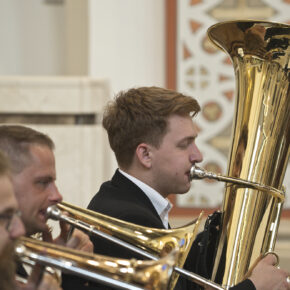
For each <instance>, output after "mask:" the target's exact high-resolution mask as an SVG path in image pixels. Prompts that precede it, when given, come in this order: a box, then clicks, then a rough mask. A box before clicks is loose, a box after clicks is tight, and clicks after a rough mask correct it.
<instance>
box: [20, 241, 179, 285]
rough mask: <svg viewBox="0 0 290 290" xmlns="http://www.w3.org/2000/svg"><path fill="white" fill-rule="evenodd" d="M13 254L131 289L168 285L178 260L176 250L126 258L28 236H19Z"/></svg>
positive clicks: (25, 259)
mask: <svg viewBox="0 0 290 290" xmlns="http://www.w3.org/2000/svg"><path fill="white" fill-rule="evenodd" d="M15 254H16V257H18V258H19V259H20V260H21V261H22V262H24V263H26V261H28V262H29V263H30V262H33V263H38V264H40V265H44V266H50V267H53V268H56V269H59V270H61V271H62V272H64V273H67V274H73V275H77V276H80V277H83V278H85V279H88V280H90V281H93V282H98V283H101V284H103V285H107V286H112V287H114V288H118V289H130V290H141V289H152V290H153V289H155V290H165V289H167V285H168V283H169V281H170V279H171V274H172V270H173V266H174V265H175V263H176V260H177V251H176V250H174V251H172V252H171V253H170V254H169V255H167V256H165V257H163V258H161V259H160V260H158V261H143V260H136V259H131V260H126V259H117V258H112V257H107V256H102V255H97V254H91V253H86V252H82V251H78V250H74V249H70V248H67V247H63V246H59V245H55V244H52V243H46V242H42V241H39V240H36V239H32V238H27V237H21V238H19V239H18V241H17V244H16V247H15Z"/></svg>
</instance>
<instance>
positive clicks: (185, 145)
mask: <svg viewBox="0 0 290 290" xmlns="http://www.w3.org/2000/svg"><path fill="white" fill-rule="evenodd" d="M187 146H188V143H181V144H179V145H178V147H179V148H181V149H186V148H187Z"/></svg>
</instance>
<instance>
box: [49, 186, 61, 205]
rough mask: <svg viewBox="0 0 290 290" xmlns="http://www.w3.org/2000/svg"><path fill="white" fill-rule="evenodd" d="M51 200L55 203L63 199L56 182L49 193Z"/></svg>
mask: <svg viewBox="0 0 290 290" xmlns="http://www.w3.org/2000/svg"><path fill="white" fill-rule="evenodd" d="M49 201H50V202H52V203H53V204H55V203H59V202H61V201H62V195H61V194H60V193H59V191H58V188H57V186H56V184H55V183H54V184H53V185H52V188H51V192H50V194H49Z"/></svg>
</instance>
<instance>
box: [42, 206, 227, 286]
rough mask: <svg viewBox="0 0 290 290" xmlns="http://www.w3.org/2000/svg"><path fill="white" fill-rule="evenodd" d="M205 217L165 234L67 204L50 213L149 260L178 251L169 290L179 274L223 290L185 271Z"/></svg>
mask: <svg viewBox="0 0 290 290" xmlns="http://www.w3.org/2000/svg"><path fill="white" fill-rule="evenodd" d="M202 214H203V213H201V214H200V216H199V217H198V218H197V219H196V220H194V221H193V222H191V223H189V224H188V225H186V226H183V227H179V228H175V229H169V230H165V229H156V228H148V227H144V226H140V225H136V224H133V223H129V222H125V221H122V220H120V219H116V218H113V217H110V216H107V215H104V214H101V213H98V212H95V211H91V210H88V209H83V208H80V207H77V206H75V205H72V204H69V203H67V202H61V203H58V204H57V205H54V206H51V207H49V208H48V209H47V216H48V218H51V219H54V220H62V221H64V222H66V223H69V224H70V225H72V226H73V227H76V228H78V229H80V230H83V231H85V232H87V233H89V234H91V235H97V236H99V237H102V238H104V239H106V240H109V241H111V242H114V243H116V244H118V245H120V246H122V247H125V248H127V249H129V250H131V251H133V252H135V253H137V254H139V255H141V256H143V257H145V258H147V259H151V260H155V261H157V260H158V259H159V258H160V256H161V255H162V254H164V253H169V252H170V251H172V250H173V249H174V248H179V254H178V261H177V263H176V265H175V266H174V267H173V269H174V272H173V274H172V276H173V277H172V278H171V280H170V283H169V287H168V289H173V288H174V286H175V284H176V282H177V279H178V277H179V274H181V275H182V276H184V277H186V278H187V279H189V280H191V281H193V282H195V283H197V284H199V285H201V286H204V287H205V286H210V287H212V288H214V289H218V290H221V289H224V288H222V287H221V286H220V285H218V284H216V283H214V282H212V281H210V280H207V279H205V278H203V277H201V276H199V275H197V274H194V273H192V272H190V271H187V270H184V269H183V268H182V267H183V265H184V262H185V260H186V257H187V255H188V252H189V250H190V248H191V245H192V243H193V241H194V239H195V237H196V234H197V231H198V226H199V224H200V221H201V218H202Z"/></svg>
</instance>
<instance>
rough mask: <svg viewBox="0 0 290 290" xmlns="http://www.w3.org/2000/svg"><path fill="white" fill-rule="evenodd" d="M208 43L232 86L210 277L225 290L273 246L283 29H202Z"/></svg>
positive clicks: (283, 111)
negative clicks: (228, 63)
mask: <svg viewBox="0 0 290 290" xmlns="http://www.w3.org/2000/svg"><path fill="white" fill-rule="evenodd" d="M208 36H209V38H210V39H211V41H212V42H213V43H214V44H216V45H217V46H218V47H219V48H221V49H223V50H224V51H226V52H227V53H228V55H229V56H230V57H231V59H232V62H233V66H234V71H235V77H236V83H237V85H236V109H235V117H234V124H233V133H232V134H233V138H232V145H231V151H230V158H229V164H228V173H227V176H230V177H231V179H232V181H231V180H226V182H230V183H227V186H226V189H225V195H224V200H223V205H222V225H221V231H220V237H219V241H218V245H217V251H216V257H215V263H214V268H213V272H212V280H213V281H215V282H216V283H219V284H221V285H222V286H223V287H225V288H228V287H230V286H232V285H235V284H237V283H239V282H241V281H242V280H243V279H244V278H245V277H246V275H247V271H248V270H249V269H250V268H251V266H252V265H253V264H254V263H255V261H256V260H257V259H259V257H260V256H263V255H265V254H266V253H267V252H272V251H274V247H275V242H276V237H277V231H278V226H279V221H280V215H281V210H282V205H283V202H284V198H285V192H284V190H283V186H282V182H283V179H284V175H285V171H286V168H287V164H288V159H289V137H290V135H289V132H290V130H289V129H290V128H289V125H290V122H289V118H290V102H289V97H290V96H289V94H290V85H289V79H290V71H289V64H290V62H289V58H290V26H289V25H287V24H280V23H272V22H263V21H229V22H222V23H218V24H216V25H213V26H212V27H210V28H209V29H208ZM209 176H211V178H213V177H212V174H204V176H202V174H201V175H200V177H199V178H205V177H209ZM219 178H221V177H220V176H219V177H218V178H216V179H219ZM233 179H235V180H240V181H241V182H233ZM247 183H248V184H247Z"/></svg>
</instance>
